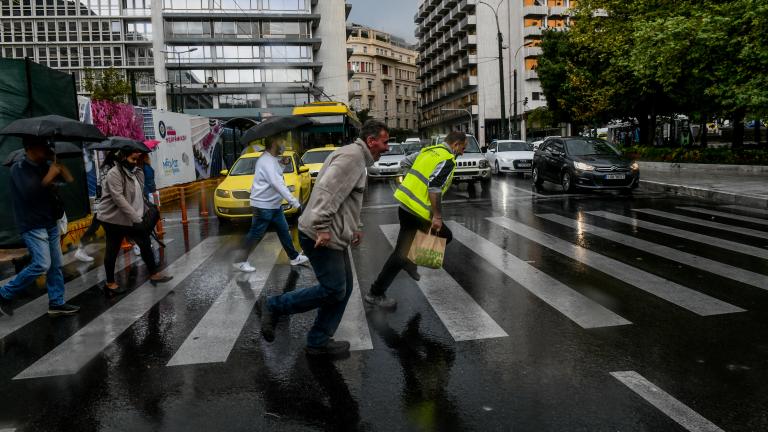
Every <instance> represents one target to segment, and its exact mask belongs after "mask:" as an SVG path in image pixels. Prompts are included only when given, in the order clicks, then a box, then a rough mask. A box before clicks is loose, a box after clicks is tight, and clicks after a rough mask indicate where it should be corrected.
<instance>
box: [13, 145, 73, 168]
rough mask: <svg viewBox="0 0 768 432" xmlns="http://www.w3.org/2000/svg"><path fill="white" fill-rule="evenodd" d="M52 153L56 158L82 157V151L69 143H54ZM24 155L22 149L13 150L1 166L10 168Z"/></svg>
mask: <svg viewBox="0 0 768 432" xmlns="http://www.w3.org/2000/svg"><path fill="white" fill-rule="evenodd" d="M54 152H55V153H56V156H70V155H82V154H83V149H81V148H80V147H78V146H76V145H74V144H72V143H71V142H66V141H59V142H56V149H55V150H54ZM24 154H25V150H24V149H18V150H14V151H12V152H10V153H8V156H7V157H6V158H5V162H3V165H5V166H7V167H9V166H12V165H13V164H15V163H16V162H18V161H20V160H22V159H24Z"/></svg>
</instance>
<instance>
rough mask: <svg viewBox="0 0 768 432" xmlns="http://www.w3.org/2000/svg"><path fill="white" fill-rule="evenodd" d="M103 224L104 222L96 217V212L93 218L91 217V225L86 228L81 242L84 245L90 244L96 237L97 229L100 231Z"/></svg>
mask: <svg viewBox="0 0 768 432" xmlns="http://www.w3.org/2000/svg"><path fill="white" fill-rule="evenodd" d="M101 224H102V222H101V221H100V220H99V219H98V218H97V217H96V214H94V215H93V219H91V225H90V226H89V227H88V229H87V230H85V232H84V233H83V236H82V237H81V238H80V244H81V245H82V246H85V245H87V244H90V243H91V242H92V241H93V240H94V239H95V237H96V231H98V229H99V227H100V226H101Z"/></svg>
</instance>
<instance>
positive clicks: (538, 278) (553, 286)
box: [447, 221, 632, 328]
mask: <svg viewBox="0 0 768 432" xmlns="http://www.w3.org/2000/svg"><path fill="white" fill-rule="evenodd" d="M447 224H448V227H449V228H450V229H451V231H453V238H454V239H456V240H458V241H460V242H461V243H463V244H464V246H466V247H467V248H468V249H470V250H471V251H473V252H474V253H476V254H478V255H479V256H481V257H483V258H484V259H485V260H486V261H488V263H490V264H491V265H493V266H494V267H496V268H497V269H499V271H501V272H502V273H504V274H506V275H507V276H508V277H509V278H511V279H512V280H514V281H515V282H517V283H518V284H520V285H521V286H522V287H523V288H525V289H527V290H528V291H529V292H531V294H533V295H535V296H536V297H538V298H539V299H541V300H542V301H544V302H545V303H547V304H548V305H550V306H552V307H553V308H555V309H556V310H557V311H559V312H560V313H562V314H563V315H565V316H566V317H568V318H569V319H571V320H572V321H573V322H575V323H576V324H578V325H580V326H581V327H583V328H597V327H612V326H620V325H628V324H632V322H630V321H628V320H626V319H624V318H622V317H620V316H619V315H616V314H615V313H613V312H611V311H610V310H608V309H606V308H604V307H603V306H601V305H599V304H598V303H596V302H594V301H592V300H590V299H589V298H587V297H585V296H583V295H582V294H580V293H579V292H577V291H575V290H573V289H571V288H569V287H567V286H566V285H565V284H563V283H561V282H560V281H558V280H557V279H554V278H553V277H551V276H549V275H547V274H546V273H544V272H542V271H541V270H539V269H537V268H536V267H533V266H532V265H530V264H528V263H526V262H525V261H523V260H521V259H520V258H518V257H516V256H514V255H512V254H511V253H509V252H507V251H506V250H504V249H502V248H500V247H499V246H497V245H495V244H494V243H492V242H490V241H488V240H486V239H485V238H483V237H481V236H479V235H477V234H475V233H474V232H472V231H470V230H468V229H467V228H465V227H464V226H462V225H460V224H458V223H456V222H453V221H450V222H447Z"/></svg>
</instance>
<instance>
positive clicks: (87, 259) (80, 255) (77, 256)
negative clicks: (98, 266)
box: [75, 247, 93, 262]
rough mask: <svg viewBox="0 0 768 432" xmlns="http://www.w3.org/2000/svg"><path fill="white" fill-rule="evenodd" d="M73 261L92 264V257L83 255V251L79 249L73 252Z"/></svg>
mask: <svg viewBox="0 0 768 432" xmlns="http://www.w3.org/2000/svg"><path fill="white" fill-rule="evenodd" d="M75 259H76V260H78V261H80V262H93V257H92V256H90V255H88V254H87V253H85V249H83V248H81V247H79V248H77V251H75Z"/></svg>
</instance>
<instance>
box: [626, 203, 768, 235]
mask: <svg viewBox="0 0 768 432" xmlns="http://www.w3.org/2000/svg"><path fill="white" fill-rule="evenodd" d="M632 211H636V212H638V213H643V214H649V215H652V216H658V217H663V218H666V219H672V220H676V221H678V222H685V223H689V224H693V225H700V226H704V227H708V228H715V229H719V230H723V231H728V232H734V233H738V234H744V235H748V236H750V237H757V238H761V239H765V240H768V232H765V231H760V230H755V229H750V228H742V227H738V226H733V225H728V224H724V223H719V222H712V221H708V220H706V219H699V218H694V217H688V216H683V215H679V214H675V213H669V212H664V211H659V210H653V209H632Z"/></svg>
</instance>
